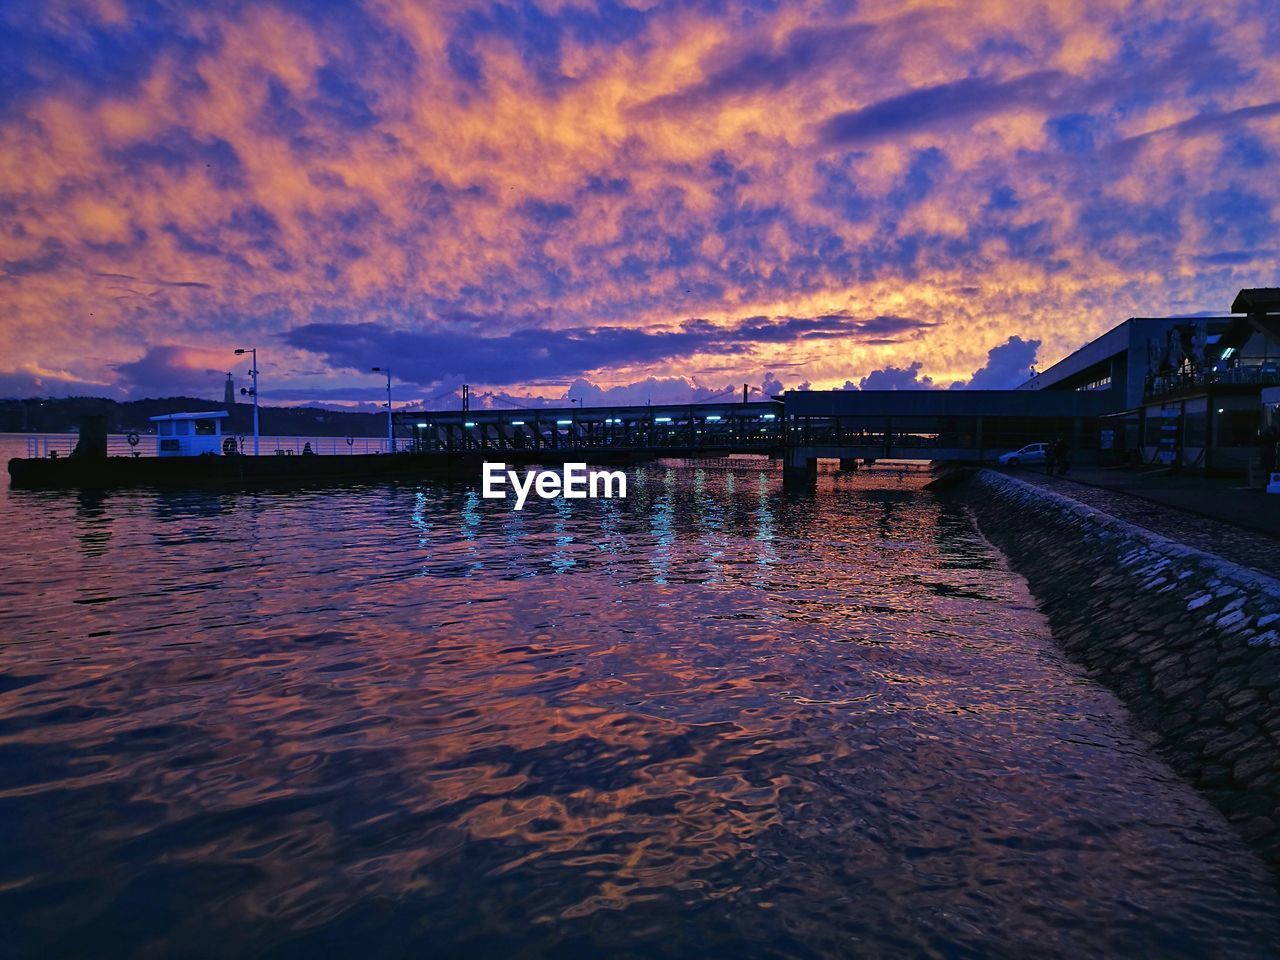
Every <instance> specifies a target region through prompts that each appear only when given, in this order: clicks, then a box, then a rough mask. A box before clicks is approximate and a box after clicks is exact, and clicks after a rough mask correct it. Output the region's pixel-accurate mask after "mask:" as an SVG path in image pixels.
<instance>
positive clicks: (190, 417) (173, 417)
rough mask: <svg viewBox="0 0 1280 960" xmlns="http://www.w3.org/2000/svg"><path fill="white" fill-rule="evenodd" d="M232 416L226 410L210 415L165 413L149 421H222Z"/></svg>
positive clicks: (214, 411) (213, 412)
mask: <svg viewBox="0 0 1280 960" xmlns="http://www.w3.org/2000/svg"><path fill="white" fill-rule="evenodd" d="M229 416H231V414H229V413H227V411H225V410H213V411H210V412H208V413H165V414H161V415H160V416H158V417H148V418H147V419H148V420H220V419H222V418H223V417H229Z"/></svg>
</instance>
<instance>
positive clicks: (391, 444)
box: [369, 367, 396, 453]
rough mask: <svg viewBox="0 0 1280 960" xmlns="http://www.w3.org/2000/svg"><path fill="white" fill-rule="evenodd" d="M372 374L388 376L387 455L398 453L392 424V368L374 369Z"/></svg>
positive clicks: (371, 370)
mask: <svg viewBox="0 0 1280 960" xmlns="http://www.w3.org/2000/svg"><path fill="white" fill-rule="evenodd" d="M369 372H370V373H385V374H386V375H387V453H395V452H396V434H395V430H394V429H393V427H392V423H391V368H390V367H372V368H371V369H370V370H369Z"/></svg>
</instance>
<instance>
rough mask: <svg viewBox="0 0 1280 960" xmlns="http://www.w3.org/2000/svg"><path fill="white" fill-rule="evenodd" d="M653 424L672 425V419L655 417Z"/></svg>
mask: <svg viewBox="0 0 1280 960" xmlns="http://www.w3.org/2000/svg"><path fill="white" fill-rule="evenodd" d="M653 422H654V423H670V422H671V418H670V417H654V418H653Z"/></svg>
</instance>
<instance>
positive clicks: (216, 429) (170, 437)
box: [151, 410, 230, 457]
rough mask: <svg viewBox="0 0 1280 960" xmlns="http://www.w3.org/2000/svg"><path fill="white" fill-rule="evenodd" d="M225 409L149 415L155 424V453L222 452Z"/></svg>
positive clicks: (190, 455) (192, 455)
mask: <svg viewBox="0 0 1280 960" xmlns="http://www.w3.org/2000/svg"><path fill="white" fill-rule="evenodd" d="M229 416H230V414H229V413H227V412H226V411H225V410H218V411H215V412H212V413H166V414H165V415H164V416H162V417H152V418H151V422H152V423H154V424H155V425H156V456H157V457H198V456H200V455H201V454H215V455H216V454H221V453H222V421H223V420H224V419H225V418H227V417H229Z"/></svg>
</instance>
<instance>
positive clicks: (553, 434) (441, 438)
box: [395, 400, 783, 457]
mask: <svg viewBox="0 0 1280 960" xmlns="http://www.w3.org/2000/svg"><path fill="white" fill-rule="evenodd" d="M395 418H396V420H397V422H398V424H399V426H400V429H399V431H398V432H399V433H400V434H401V435H405V434H407V435H408V436H409V438H410V444H411V448H412V449H414V450H417V451H421V452H431V451H449V452H457V453H475V452H493V453H501V454H510V453H520V454H525V453H529V452H533V451H546V452H548V453H554V454H560V453H572V452H577V451H583V452H588V451H589V452H595V453H600V452H608V453H610V454H617V455H627V454H630V455H637V456H645V457H671V456H676V457H683V456H702V455H705V454H708V453H713V454H729V453H776V454H780V453H781V450H782V418H783V404H782V403H781V401H777V400H768V401H757V402H752V403H700V404H683V405H681V404H661V405H657V406H642V407H641V406H634V407H631V406H622V407H576V406H575V407H544V408H540V409H537V410H462V411H459V410H448V411H429V412H412V411H408V412H406V411H401V412H398V413H397V414H396V415H395Z"/></svg>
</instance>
